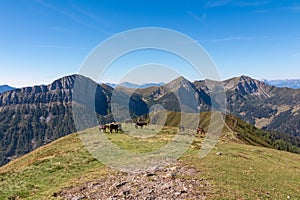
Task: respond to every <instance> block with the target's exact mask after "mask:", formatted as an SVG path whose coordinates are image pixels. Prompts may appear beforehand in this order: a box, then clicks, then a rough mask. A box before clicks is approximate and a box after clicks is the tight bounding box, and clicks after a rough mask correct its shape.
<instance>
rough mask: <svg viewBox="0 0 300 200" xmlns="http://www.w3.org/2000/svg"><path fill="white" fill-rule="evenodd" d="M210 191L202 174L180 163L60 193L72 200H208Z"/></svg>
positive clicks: (104, 180)
mask: <svg viewBox="0 0 300 200" xmlns="http://www.w3.org/2000/svg"><path fill="white" fill-rule="evenodd" d="M209 191H210V185H209V184H208V181H206V180H204V179H203V178H201V171H199V170H196V169H194V168H190V167H188V166H184V165H182V164H180V163H176V164H174V165H172V166H169V167H166V168H164V169H157V170H155V171H152V172H145V173H138V174H128V173H122V172H118V173H117V174H114V175H108V176H107V177H99V179H98V180H93V181H91V182H88V183H85V184H83V185H80V186H75V187H69V188H65V189H63V190H62V191H61V192H60V193H58V195H57V196H58V197H61V198H63V199H68V200H79V199H198V200H201V199H206V196H207V195H208V193H209Z"/></svg>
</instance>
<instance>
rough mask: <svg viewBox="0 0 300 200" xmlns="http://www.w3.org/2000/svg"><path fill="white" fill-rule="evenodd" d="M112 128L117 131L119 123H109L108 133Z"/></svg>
mask: <svg viewBox="0 0 300 200" xmlns="http://www.w3.org/2000/svg"><path fill="white" fill-rule="evenodd" d="M113 130H115V133H118V131H119V124H116V123H111V124H110V125H109V131H110V133H112V131H113Z"/></svg>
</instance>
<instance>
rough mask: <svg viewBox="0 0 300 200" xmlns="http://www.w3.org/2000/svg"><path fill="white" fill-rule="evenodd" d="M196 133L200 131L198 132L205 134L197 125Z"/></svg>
mask: <svg viewBox="0 0 300 200" xmlns="http://www.w3.org/2000/svg"><path fill="white" fill-rule="evenodd" d="M198 133H200V134H202V133H203V134H205V131H204V129H203V128H201V127H198V128H197V134H198Z"/></svg>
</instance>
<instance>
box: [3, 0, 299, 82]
mask: <svg viewBox="0 0 300 200" xmlns="http://www.w3.org/2000/svg"><path fill="white" fill-rule="evenodd" d="M299 22H300V2H299V1H294V0H286V1H284V0H278V1H272V0H265V1H250V0H248V1H246V0H226V1H224V0H208V1H197V0H191V1H174V2H172V3H170V1H150V0H145V1H131V2H130V3H128V2H125V1H117V0H112V1H78V0H66V1H55V2H53V1H47V0H28V1H25V0H12V1H0V26H1V31H0V44H1V48H0V70H1V73H0V85H4V84H7V85H10V86H14V87H23V86H32V85H39V84H49V83H50V82H52V81H53V80H55V79H57V78H60V77H62V76H65V75H70V74H76V73H78V72H79V69H80V66H81V64H82V63H83V62H84V60H85V59H86V57H87V56H88V55H89V52H91V50H93V49H94V48H95V47H96V46H97V45H98V44H99V43H101V42H102V41H104V40H105V39H108V38H109V37H111V36H113V35H114V34H116V33H119V32H122V31H126V30H129V29H133V28H141V27H163V28H168V29H172V30H175V31H179V32H181V33H183V34H186V35H188V36H189V37H191V38H193V39H194V40H196V41H197V42H198V43H199V44H200V45H202V46H203V47H204V48H205V49H206V51H207V52H208V54H209V55H210V56H211V58H212V60H213V61H214V62H215V63H216V66H217V67H218V70H219V73H220V76H221V78H222V79H223V80H224V79H228V78H231V77H235V76H240V75H247V76H251V77H252V78H256V79H259V80H261V79H263V78H265V79H268V80H270V79H297V78H300V67H299V64H300V46H299V44H300V27H299V25H298V24H299ZM151 63H152V64H153V63H158V64H162V65H164V66H166V69H169V70H167V71H168V72H167V73H165V72H164V73H163V72H160V73H158V71H157V70H155V68H153V69H152V70H151V69H150V68H151V67H149V70H148V71H147V70H146V68H144V71H140V72H139V74H142V73H141V72H146V71H147V76H140V75H139V76H137V75H136V73H137V72H135V70H137V71H139V70H138V69H137V66H143V65H145V64H146V65H147V64H148V66H149V64H151ZM129 72H130V73H129ZM166 75H167V76H166ZM177 75H178V76H179V75H183V76H184V77H186V78H188V79H189V80H191V81H193V80H200V79H202V77H201V74H198V73H197V72H195V71H193V68H192V67H191V66H190V65H189V64H188V63H187V62H185V61H184V60H182V59H180V58H178V57H176V56H174V55H171V54H169V53H165V52H161V51H141V52H136V53H132V54H129V55H127V56H125V57H124V58H120V59H119V60H117V61H116V62H114V63H113V64H112V67H111V68H110V70H108V71H107V72H106V74H105V75H104V76H103V79H102V80H103V81H102V82H112V83H119V82H123V81H122V80H125V81H128V80H129V81H130V80H134V81H130V82H133V83H145V82H168V81H169V80H171V79H172V78H176V76H177ZM130 77H131V78H130ZM147 77H152V79H149V80H148V79H146V78H147Z"/></svg>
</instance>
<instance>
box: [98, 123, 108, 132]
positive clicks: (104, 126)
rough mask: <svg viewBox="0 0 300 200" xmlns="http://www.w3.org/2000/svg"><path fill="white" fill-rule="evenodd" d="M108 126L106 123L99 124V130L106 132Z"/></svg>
mask: <svg viewBox="0 0 300 200" xmlns="http://www.w3.org/2000/svg"><path fill="white" fill-rule="evenodd" d="M107 128H108V126H107V125H105V124H100V125H99V131H100V132H101V130H102V131H103V133H106V129H107Z"/></svg>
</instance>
